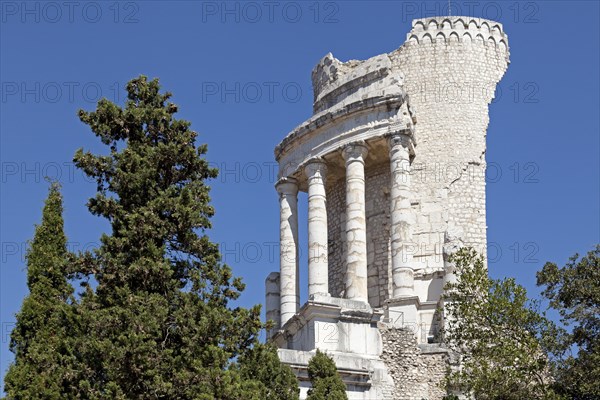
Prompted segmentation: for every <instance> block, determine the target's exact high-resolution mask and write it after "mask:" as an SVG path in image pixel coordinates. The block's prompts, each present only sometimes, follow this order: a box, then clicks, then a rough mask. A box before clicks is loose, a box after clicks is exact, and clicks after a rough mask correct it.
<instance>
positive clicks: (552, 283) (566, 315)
mask: <svg viewBox="0 0 600 400" xmlns="http://www.w3.org/2000/svg"><path fill="white" fill-rule="evenodd" d="M537 283H538V285H539V286H543V287H544V291H543V293H542V294H543V295H544V296H545V297H546V298H547V299H548V300H550V307H552V308H553V309H555V310H558V312H559V314H560V317H561V322H562V323H563V324H564V325H566V326H569V327H571V328H572V329H571V332H570V333H568V334H565V335H561V336H558V337H556V338H555V339H556V340H555V342H554V343H553V344H554V347H553V351H554V352H555V353H556V354H557V356H558V360H557V361H556V363H555V374H556V379H557V382H556V387H557V390H559V391H560V392H562V393H565V394H566V395H568V396H569V398H572V399H576V400H588V399H598V398H600V245H597V246H596V248H595V249H594V250H592V251H590V252H588V254H587V256H585V257H583V258H581V259H579V255H578V254H575V255H574V256H573V257H571V258H570V259H569V261H568V262H567V264H566V265H565V266H564V267H562V268H559V267H558V266H557V265H556V264H554V263H550V262H548V263H546V264H545V265H544V267H543V268H542V270H541V271H539V272H538V274H537Z"/></svg>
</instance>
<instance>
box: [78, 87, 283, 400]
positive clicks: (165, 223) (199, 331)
mask: <svg viewBox="0 0 600 400" xmlns="http://www.w3.org/2000/svg"><path fill="white" fill-rule="evenodd" d="M127 93H128V94H127V102H126V105H125V107H123V108H122V107H119V106H117V105H116V104H113V103H112V102H110V101H108V100H106V99H103V100H101V101H100V102H99V103H98V106H97V109H96V110H95V111H93V112H85V111H80V114H79V116H80V119H81V120H82V121H83V122H84V123H85V124H87V125H89V127H90V128H91V130H92V131H93V132H94V133H95V134H96V136H98V137H99V138H100V139H101V141H102V143H103V144H105V145H106V146H107V147H108V148H107V154H106V155H97V154H92V153H90V152H84V151H83V150H79V151H77V153H76V155H75V158H74V161H75V162H76V164H77V166H78V167H79V168H81V169H82V170H83V171H84V172H85V173H86V174H87V175H88V176H90V177H92V178H93V179H95V181H96V182H97V187H98V193H97V195H96V196H95V197H94V198H92V199H90V201H89V203H88V207H89V210H90V211H91V212H92V213H93V214H95V215H98V216H102V217H104V218H106V219H107V220H108V221H109V222H110V224H111V227H112V232H111V233H110V234H105V235H103V236H102V238H101V246H100V247H99V248H98V249H97V250H96V251H95V252H94V253H86V254H82V255H80V256H78V257H77V258H75V259H74V260H73V268H74V269H73V272H74V273H75V275H74V276H77V277H79V278H84V279H85V277H88V278H94V280H95V283H96V285H95V286H94V285H88V286H87V287H86V289H85V291H84V293H83V294H82V299H81V302H80V306H79V309H80V314H81V321H82V322H81V323H82V327H83V329H84V330H85V335H83V336H82V337H81V340H80V341H79V343H78V355H79V357H80V358H79V360H80V362H81V363H82V366H81V367H80V371H81V379H80V381H79V383H78V385H77V386H78V390H79V393H80V396H81V398H88V399H111V400H113V399H128V400H129V399H260V398H261V393H262V392H261V390H262V389H261V388H260V385H259V384H258V383H257V382H256V381H249V380H248V379H245V378H247V377H248V375H244V374H243V373H242V371H241V370H240V368H237V367H236V366H235V362H234V361H233V360H235V359H236V358H238V357H239V358H243V357H244V356H245V355H246V354H247V353H248V352H249V351H250V349H252V347H253V346H255V345H256V344H257V337H258V333H259V331H260V329H261V328H262V327H263V325H262V324H261V322H260V319H259V315H260V306H255V307H253V308H251V309H246V308H241V307H233V306H232V305H231V304H230V302H231V301H232V300H235V299H237V298H238V297H239V296H240V293H241V291H242V290H243V289H244V285H243V283H242V282H241V280H240V279H238V278H234V277H233V276H232V271H231V269H230V268H229V267H228V266H226V265H224V264H222V263H221V257H220V254H219V250H218V247H217V245H216V244H214V243H212V242H211V241H210V240H209V238H208V236H206V231H207V230H208V229H209V228H210V227H211V223H210V218H211V217H212V216H213V214H214V210H213V207H212V206H211V205H210V202H209V200H210V198H209V186H208V185H207V183H206V181H207V180H209V179H211V178H215V177H216V176H217V171H216V170H215V169H213V168H210V167H209V165H208V162H207V161H206V159H205V158H204V155H205V153H206V150H207V148H206V145H196V139H197V133H196V132H194V131H192V130H191V129H190V123H189V122H187V121H184V120H178V119H175V117H174V116H175V113H176V112H177V106H176V105H175V104H173V103H171V102H170V101H169V98H170V97H171V94H170V93H161V92H160V87H159V83H158V80H156V79H155V80H152V81H148V80H147V79H146V77H144V76H140V77H138V78H136V79H133V80H132V81H130V82H129V83H128V85H127ZM92 286H94V287H93V288H92ZM282 398H285V397H282Z"/></svg>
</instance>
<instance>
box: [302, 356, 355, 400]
mask: <svg viewBox="0 0 600 400" xmlns="http://www.w3.org/2000/svg"><path fill="white" fill-rule="evenodd" d="M308 377H309V378H310V382H311V383H312V388H311V389H309V390H308V397H307V398H306V399H307V400H347V399H348V396H347V395H346V385H344V382H342V378H341V377H340V374H339V373H338V372H337V368H336V366H335V363H334V362H333V359H332V358H331V357H329V356H328V355H327V354H325V353H323V352H321V351H320V350H318V349H317V353H316V354H315V356H314V357H313V358H311V360H310V361H309V363H308Z"/></svg>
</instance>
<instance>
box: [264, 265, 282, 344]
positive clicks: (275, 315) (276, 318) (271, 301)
mask: <svg viewBox="0 0 600 400" xmlns="http://www.w3.org/2000/svg"><path fill="white" fill-rule="evenodd" d="M279 292H280V289H279V272H271V273H270V274H269V276H267V279H266V280H265V316H266V319H267V321H269V320H271V321H273V328H271V329H269V330H268V331H267V339H270V338H271V337H272V336H273V335H274V334H275V332H277V331H278V330H279V329H280V328H281V298H280V295H279Z"/></svg>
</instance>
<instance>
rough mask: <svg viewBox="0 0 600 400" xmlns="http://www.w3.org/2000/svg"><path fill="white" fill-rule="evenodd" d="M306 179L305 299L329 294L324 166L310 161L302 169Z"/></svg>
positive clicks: (320, 162) (316, 161)
mask: <svg viewBox="0 0 600 400" xmlns="http://www.w3.org/2000/svg"><path fill="white" fill-rule="evenodd" d="M304 173H305V174H306V177H307V178H308V296H309V298H311V296H314V295H315V294H323V295H328V294H329V288H328V286H329V283H328V280H329V277H328V273H329V271H328V263H327V257H328V253H327V199H326V197H325V176H326V175H327V165H326V164H325V162H324V161H323V160H322V159H321V158H314V159H312V160H310V161H309V162H308V164H306V166H305V167H304Z"/></svg>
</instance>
